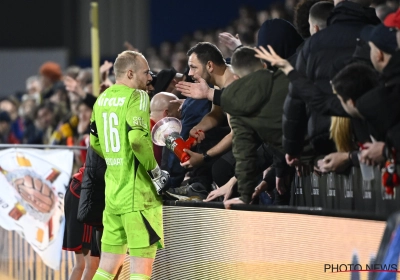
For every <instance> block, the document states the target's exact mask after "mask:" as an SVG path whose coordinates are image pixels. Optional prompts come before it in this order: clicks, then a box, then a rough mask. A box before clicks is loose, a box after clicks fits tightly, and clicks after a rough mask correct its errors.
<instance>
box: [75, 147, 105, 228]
mask: <svg viewBox="0 0 400 280" xmlns="http://www.w3.org/2000/svg"><path fill="white" fill-rule="evenodd" d="M106 169H107V165H106V162H105V160H104V159H103V158H101V157H100V156H99V155H98V154H96V152H95V151H94V150H93V149H92V148H91V147H89V148H88V152H87V156H86V164H85V172H84V173H83V179H82V186H81V197H80V199H79V208H78V217H77V218H78V220H79V221H80V222H82V223H86V224H89V225H93V226H101V225H102V224H103V223H102V218H103V211H104V207H105V189H106V185H105V181H104V174H105V173H106Z"/></svg>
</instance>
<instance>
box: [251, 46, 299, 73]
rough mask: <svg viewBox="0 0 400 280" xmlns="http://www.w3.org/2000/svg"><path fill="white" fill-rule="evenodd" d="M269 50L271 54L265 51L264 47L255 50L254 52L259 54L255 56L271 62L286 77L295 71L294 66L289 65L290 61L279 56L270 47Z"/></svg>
mask: <svg viewBox="0 0 400 280" xmlns="http://www.w3.org/2000/svg"><path fill="white" fill-rule="evenodd" d="M268 49H269V52H268V51H267V50H266V49H264V47H263V46H260V49H257V48H255V49H254V50H255V51H256V53H257V54H256V55H255V56H256V57H258V58H261V59H264V60H266V61H268V62H270V63H271V65H272V66H275V67H278V68H279V69H281V70H282V71H283V72H284V73H285V74H286V75H287V74H289V72H290V71H292V70H293V66H292V65H291V64H290V63H289V61H287V60H286V59H283V58H282V57H280V56H279V55H277V54H276V53H275V51H274V49H273V48H272V47H271V46H270V45H268Z"/></svg>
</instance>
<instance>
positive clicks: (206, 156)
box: [203, 152, 212, 163]
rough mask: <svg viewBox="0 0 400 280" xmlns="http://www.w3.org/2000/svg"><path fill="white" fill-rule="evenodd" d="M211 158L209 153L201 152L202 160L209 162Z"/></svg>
mask: <svg viewBox="0 0 400 280" xmlns="http://www.w3.org/2000/svg"><path fill="white" fill-rule="evenodd" d="M211 159H212V157H211V156H210V155H209V154H207V152H205V153H203V161H204V162H206V163H207V162H209V161H210V160H211Z"/></svg>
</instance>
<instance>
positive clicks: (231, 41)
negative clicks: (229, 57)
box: [218, 32, 242, 51]
mask: <svg viewBox="0 0 400 280" xmlns="http://www.w3.org/2000/svg"><path fill="white" fill-rule="evenodd" d="M218 38H219V41H220V42H221V43H222V44H224V45H225V46H226V47H227V48H228V49H230V50H231V51H234V50H235V49H236V48H237V47H239V46H240V45H242V42H241V41H240V39H239V34H236V36H233V35H232V34H230V33H228V32H222V33H220V34H219V35H218Z"/></svg>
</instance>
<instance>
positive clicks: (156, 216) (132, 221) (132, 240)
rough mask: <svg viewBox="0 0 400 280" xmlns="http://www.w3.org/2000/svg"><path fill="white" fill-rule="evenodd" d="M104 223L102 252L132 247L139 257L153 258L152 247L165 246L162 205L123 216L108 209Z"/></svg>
mask: <svg viewBox="0 0 400 280" xmlns="http://www.w3.org/2000/svg"><path fill="white" fill-rule="evenodd" d="M103 226H104V230H103V236H102V238H101V250H102V252H106V253H113V254H125V253H126V252H127V248H129V249H131V250H130V252H131V253H132V254H134V256H136V257H143V258H146V257H150V258H151V256H152V255H153V253H152V252H153V251H154V250H151V249H150V250H148V249H149V248H158V249H160V248H164V233H163V220H162V206H157V207H154V208H150V209H146V210H142V211H135V212H130V213H126V214H121V215H115V214H111V213H108V212H107V211H106V210H104V212H103ZM151 245H156V246H151ZM140 249H143V250H140ZM133 252H135V253H133ZM138 252H139V255H138ZM140 252H143V253H140ZM154 254H155V251H154ZM153 258H154V257H153Z"/></svg>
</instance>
